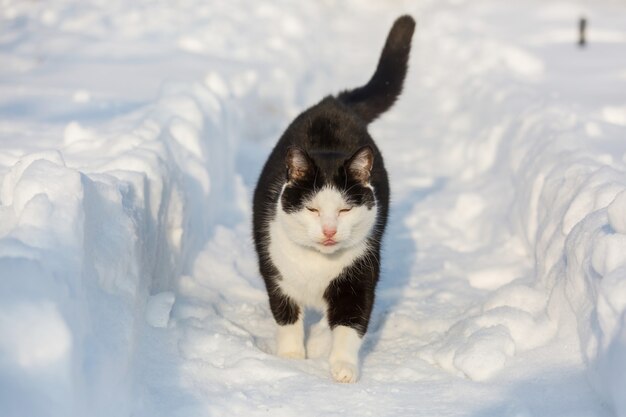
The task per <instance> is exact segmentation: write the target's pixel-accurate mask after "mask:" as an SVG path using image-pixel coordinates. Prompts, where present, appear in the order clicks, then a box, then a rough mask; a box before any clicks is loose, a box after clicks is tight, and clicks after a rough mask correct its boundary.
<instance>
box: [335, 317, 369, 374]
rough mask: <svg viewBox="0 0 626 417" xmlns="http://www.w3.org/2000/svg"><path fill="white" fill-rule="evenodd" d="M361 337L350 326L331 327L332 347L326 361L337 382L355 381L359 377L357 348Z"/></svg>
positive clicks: (359, 346)
mask: <svg viewBox="0 0 626 417" xmlns="http://www.w3.org/2000/svg"><path fill="white" fill-rule="evenodd" d="M361 343H362V339H361V337H360V336H359V334H358V333H357V332H356V330H354V329H353V328H351V327H347V326H337V327H335V328H334V329H333V347H332V349H331V351H330V357H329V358H328V361H329V363H330V372H331V374H332V375H333V378H335V380H336V381H337V382H356V380H357V379H358V378H359V349H360V348H361Z"/></svg>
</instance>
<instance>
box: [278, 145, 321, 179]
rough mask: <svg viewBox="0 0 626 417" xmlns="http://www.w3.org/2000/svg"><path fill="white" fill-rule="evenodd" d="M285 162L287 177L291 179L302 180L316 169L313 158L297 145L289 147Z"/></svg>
mask: <svg viewBox="0 0 626 417" xmlns="http://www.w3.org/2000/svg"><path fill="white" fill-rule="evenodd" d="M285 164H286V165H287V179H289V181H298V180H302V179H304V178H306V176H307V175H309V174H310V173H311V172H312V171H313V169H314V163H313V160H312V159H311V158H310V157H309V155H308V154H307V153H306V151H305V150H304V149H302V148H299V147H297V146H290V147H289V149H288V150H287V157H286V158H285Z"/></svg>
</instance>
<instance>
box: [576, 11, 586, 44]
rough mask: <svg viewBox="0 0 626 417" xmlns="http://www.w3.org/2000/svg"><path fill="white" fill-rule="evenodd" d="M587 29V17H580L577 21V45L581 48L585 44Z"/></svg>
mask: <svg viewBox="0 0 626 417" xmlns="http://www.w3.org/2000/svg"><path fill="white" fill-rule="evenodd" d="M586 30H587V19H585V18H584V17H581V18H580V20H579V21H578V46H580V47H581V48H583V47H584V46H585V45H586V44H587V40H586V39H585V36H586V33H585V32H586Z"/></svg>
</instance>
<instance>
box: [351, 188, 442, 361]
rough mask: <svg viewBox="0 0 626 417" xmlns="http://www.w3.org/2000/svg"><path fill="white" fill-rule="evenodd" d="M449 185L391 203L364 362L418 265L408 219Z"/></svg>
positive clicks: (377, 341)
mask: <svg viewBox="0 0 626 417" xmlns="http://www.w3.org/2000/svg"><path fill="white" fill-rule="evenodd" d="M446 182H447V179H446V178H443V177H441V178H437V179H436V180H435V181H434V182H433V184H432V185H431V186H429V187H425V188H417V189H415V190H414V191H413V192H412V193H410V194H409V195H408V196H407V197H405V198H403V199H402V200H398V201H393V200H392V203H391V211H390V215H389V223H388V226H387V230H386V232H385V238H384V241H383V251H382V271H381V276H380V281H379V282H378V286H377V291H376V292H377V297H376V302H375V305H374V311H373V312H372V317H371V321H370V326H369V330H368V332H367V335H366V340H365V343H364V344H363V348H362V349H361V357H362V359H365V358H366V357H367V356H368V355H369V354H371V353H372V352H374V351H375V350H376V348H377V346H378V344H379V342H380V339H381V336H382V333H383V331H384V329H385V326H386V324H387V319H388V317H389V315H390V313H391V312H393V311H394V309H395V307H396V306H397V305H398V304H399V303H400V301H401V299H402V297H403V296H404V293H405V291H404V289H405V288H406V287H407V286H408V284H409V282H410V281H411V270H412V268H413V266H414V264H415V258H416V256H417V252H418V246H417V242H416V241H415V239H414V238H413V237H412V236H411V231H410V229H409V228H408V227H407V226H406V218H407V216H409V215H410V214H411V213H412V212H413V209H414V207H415V205H416V204H417V203H418V202H420V201H421V200H423V199H425V198H426V197H427V196H429V195H430V194H433V193H435V192H437V191H438V190H441V189H442V188H443V187H444V186H445V183H446Z"/></svg>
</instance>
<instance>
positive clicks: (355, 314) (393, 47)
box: [253, 16, 415, 335]
mask: <svg viewBox="0 0 626 417" xmlns="http://www.w3.org/2000/svg"><path fill="white" fill-rule="evenodd" d="M414 27H415V22H414V21H413V19H412V18H411V17H410V16H402V17H400V18H399V19H397V20H396V22H395V23H394V25H393V27H392V28H391V31H390V32H389V35H388V38H387V41H386V43H385V46H384V48H383V51H382V54H381V57H380V60H379V63H378V67H377V69H376V72H375V73H374V76H373V77H372V79H371V80H370V81H369V82H368V83H367V84H366V85H365V86H363V87H360V88H357V89H354V90H351V91H344V92H342V93H341V94H339V95H338V96H337V97H332V96H328V97H326V98H324V99H323V100H322V101H321V102H320V103H318V104H317V105H315V106H313V107H311V108H310V109H308V110H306V111H305V112H303V113H302V114H300V115H299V116H298V117H297V118H296V119H295V120H294V121H293V122H292V123H291V124H290V125H289V126H288V127H287V130H286V131H285V133H284V134H283V135H282V137H281V138H280V140H279V141H278V143H277V144H276V146H275V147H274V149H273V151H272V153H271V154H270V156H269V158H268V160H267V162H266V164H265V166H264V167H263V171H262V173H261V176H260V178H259V182H258V184H257V187H256V189H255V192H254V203H253V205H254V206H253V228H254V242H255V247H256V251H257V254H258V257H259V268H260V272H261V275H262V276H263V279H264V281H265V285H266V288H267V291H268V295H269V299H270V307H271V310H272V314H273V315H274V318H275V319H276V322H277V323H278V324H280V325H285V324H292V323H294V322H295V321H296V320H297V319H298V316H299V314H301V308H300V307H299V306H298V305H296V304H295V303H294V302H293V301H292V300H290V299H289V297H287V296H285V295H284V294H283V293H282V292H281V290H280V287H279V286H278V284H277V282H278V281H279V280H281V279H283V278H282V277H281V276H280V273H279V271H278V270H277V268H276V267H275V266H274V264H273V262H272V260H271V258H270V255H269V251H268V242H269V232H268V227H269V226H268V225H269V223H270V221H271V220H272V219H274V217H275V215H276V210H277V203H278V200H279V199H281V203H282V205H283V208H284V210H285V211H287V212H289V211H297V210H301V209H303V205H304V202H305V201H306V200H307V199H308V197H310V196H311V195H312V194H313V193H315V192H316V191H317V190H319V189H320V188H322V187H323V186H324V185H326V184H332V185H333V186H334V187H336V188H337V189H339V190H341V191H343V192H344V193H345V196H346V198H347V199H348V200H349V201H350V202H351V203H353V204H354V205H365V206H366V207H368V208H369V209H372V208H373V207H374V205H375V204H376V203H377V204H378V207H379V209H378V215H377V223H376V225H375V226H374V228H373V230H372V232H371V235H370V237H369V238H368V240H369V242H368V243H369V245H368V247H369V249H368V252H367V253H366V254H364V255H363V256H362V257H361V258H360V259H358V260H357V261H356V262H355V263H354V264H353V265H351V266H350V267H348V268H346V269H345V270H344V271H343V272H342V274H341V276H340V277H338V278H337V279H335V280H333V281H332V282H331V284H330V285H329V287H328V288H327V289H326V292H325V294H324V298H325V300H326V302H327V304H328V311H327V315H328V320H329V324H330V326H331V328H334V327H335V326H338V325H346V326H350V327H352V328H354V329H356V330H357V331H358V333H359V334H360V335H363V334H364V333H365V332H366V330H367V326H368V322H369V317H370V314H371V311H372V306H373V303H374V290H375V287H376V283H377V281H378V275H379V271H380V242H381V239H382V236H383V233H384V231H385V226H386V223H387V216H388V210H389V182H388V179H387V172H386V170H385V167H384V163H383V158H382V155H381V154H380V151H379V149H378V147H377V146H376V144H375V143H374V141H373V139H372V138H371V136H370V135H369V133H368V131H367V125H368V124H369V123H370V122H371V121H372V120H374V119H375V118H376V117H378V116H379V115H380V114H381V113H383V112H384V111H386V110H388V109H389V108H390V107H391V106H392V105H393V103H394V102H395V100H396V98H397V97H398V95H399V94H400V93H401V91H402V84H403V81H404V78H405V75H406V71H407V62H408V57H409V51H410V47H411V37H412V35H413V30H414ZM357 157H360V158H366V161H367V162H369V164H370V166H371V171H370V170H369V169H366V170H363V169H361V170H358V169H354V166H353V165H352V162H353V159H354V158H357ZM285 184H287V186H286V188H285V190H284V192H283V193H282V194H281V189H282V188H283V186H284V185H285ZM368 184H371V186H372V187H373V189H374V191H373V192H372V189H371V188H369V187H368V186H367V185H368Z"/></svg>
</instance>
